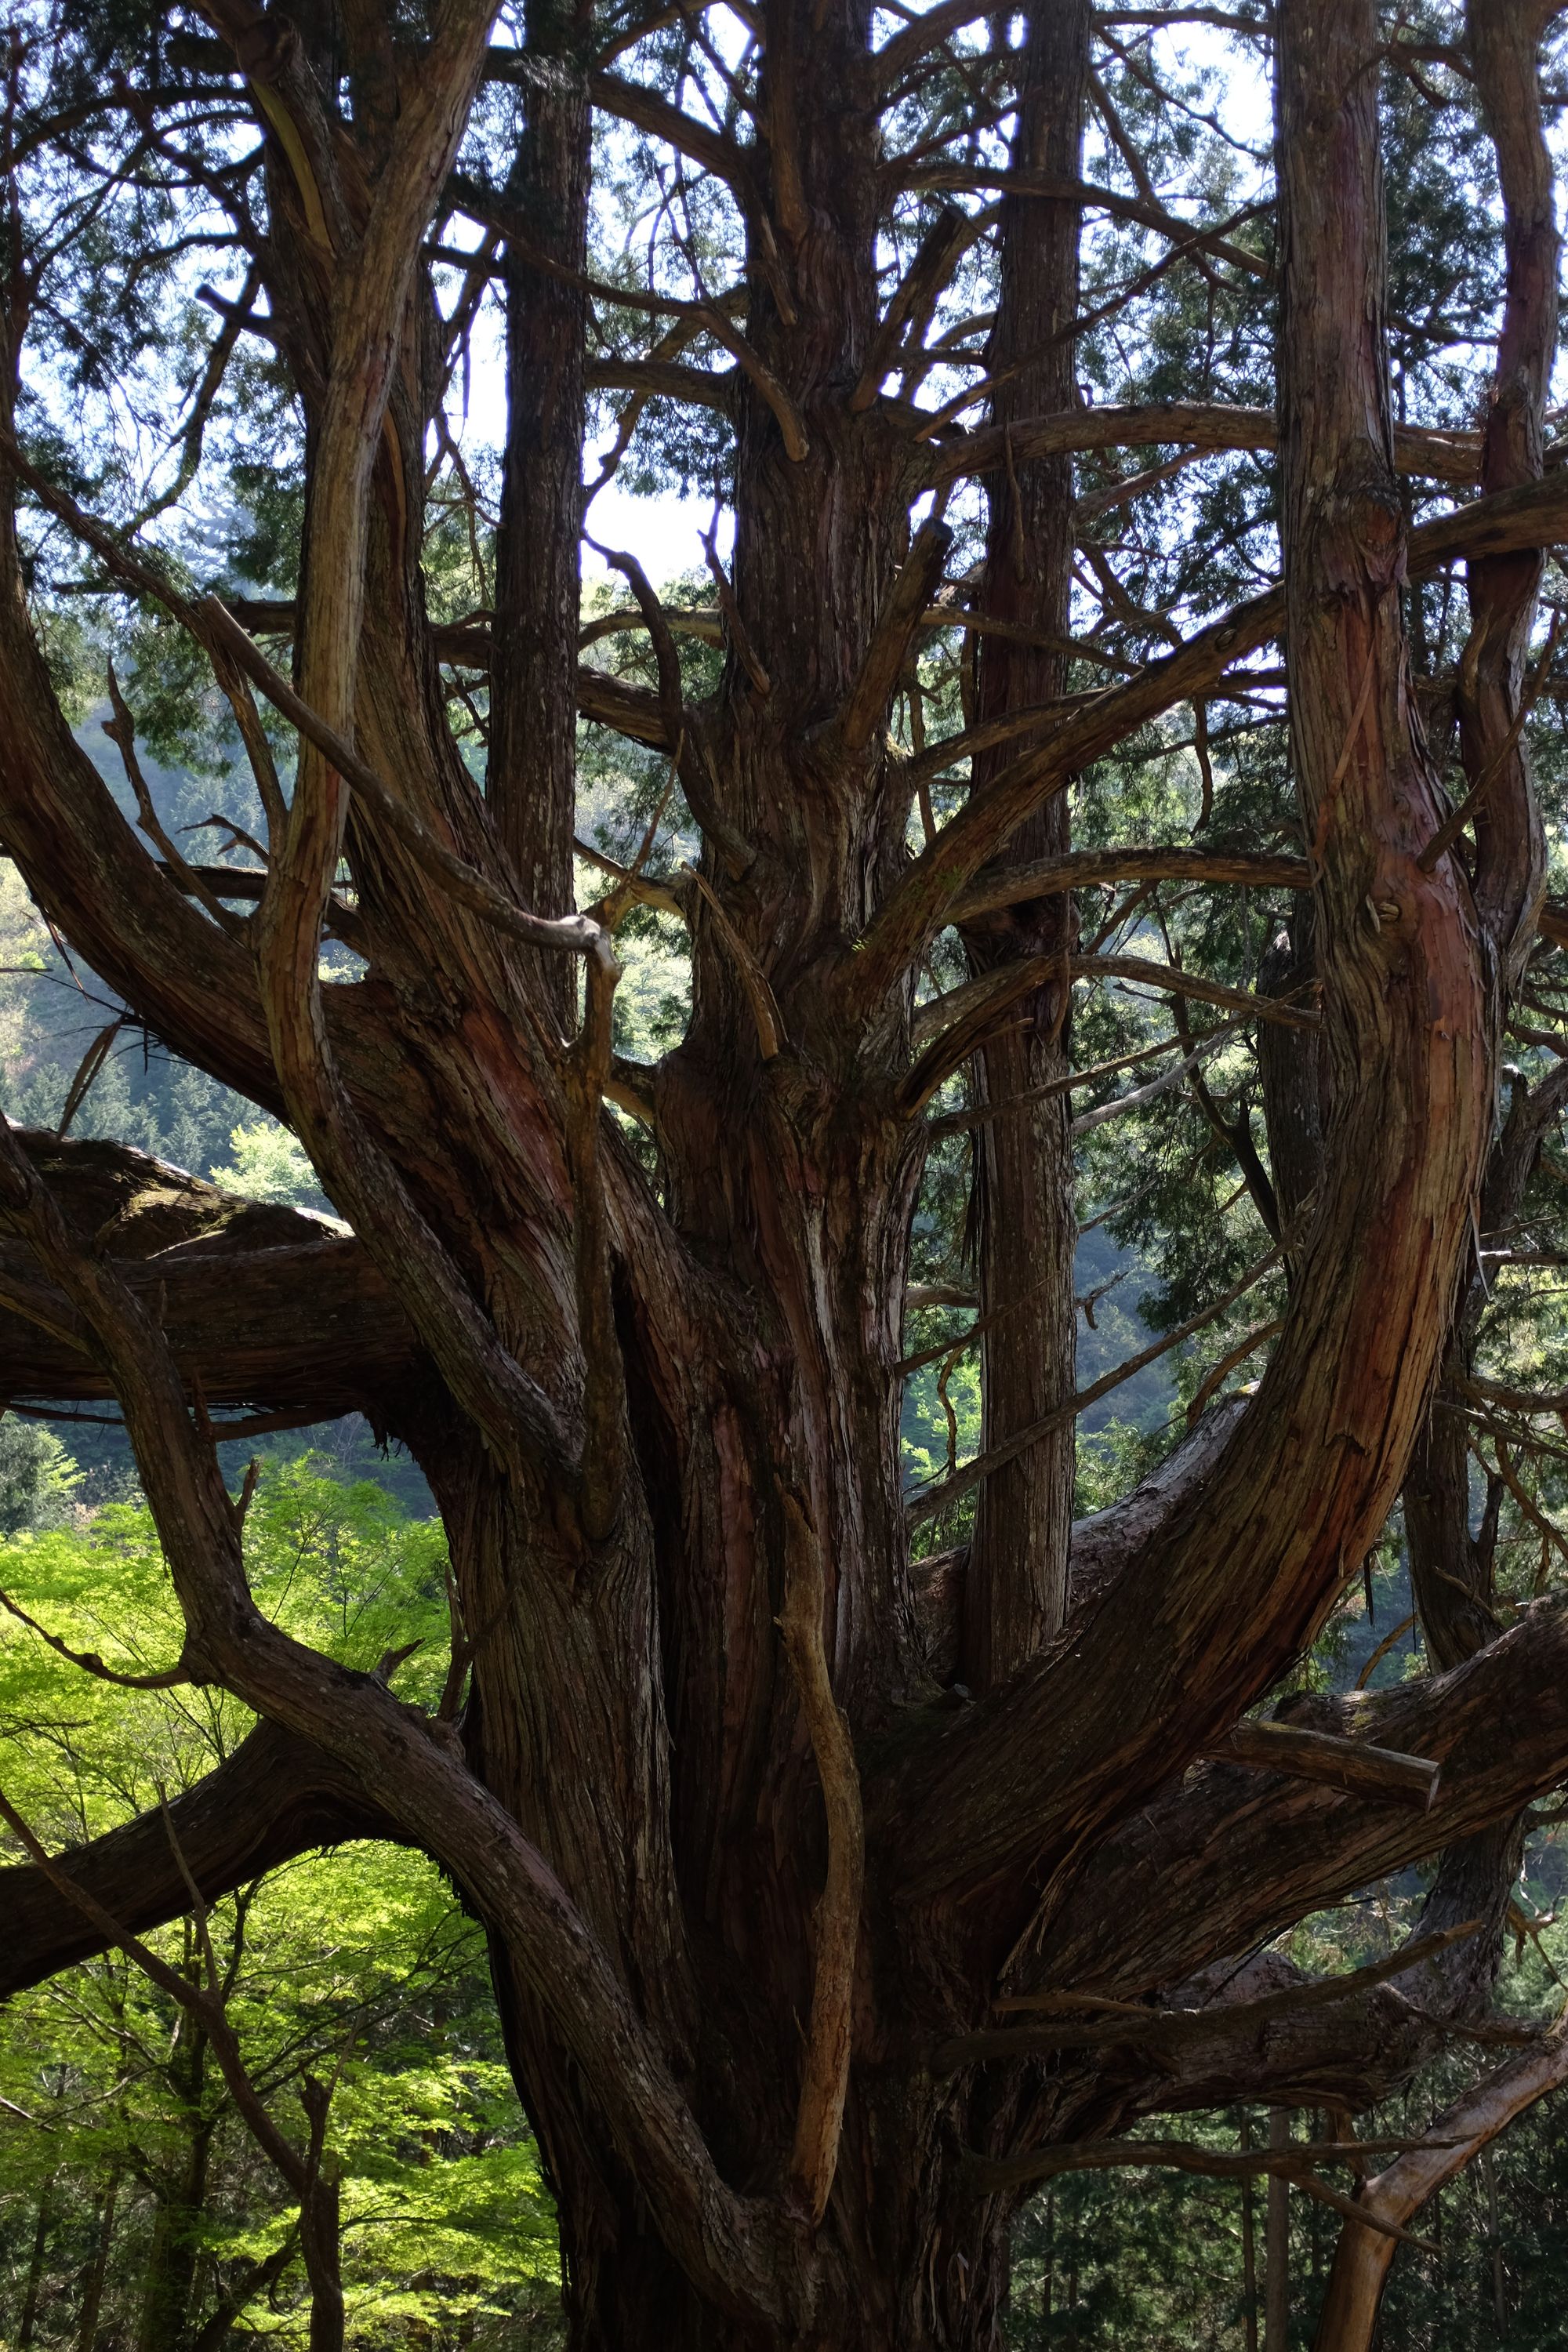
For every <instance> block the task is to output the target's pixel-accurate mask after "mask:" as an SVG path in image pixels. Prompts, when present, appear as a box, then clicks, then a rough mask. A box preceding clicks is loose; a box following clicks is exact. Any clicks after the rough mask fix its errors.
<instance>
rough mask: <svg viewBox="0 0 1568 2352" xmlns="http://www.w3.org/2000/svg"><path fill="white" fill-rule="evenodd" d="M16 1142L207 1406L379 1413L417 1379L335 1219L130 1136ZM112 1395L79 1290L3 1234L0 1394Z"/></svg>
mask: <svg viewBox="0 0 1568 2352" xmlns="http://www.w3.org/2000/svg"><path fill="white" fill-rule="evenodd" d="M22 1141H23V1143H24V1145H25V1147H26V1151H27V1154H28V1157H29V1159H30V1160H32V1162H33V1165H34V1166H35V1167H36V1168H37V1170H38V1171H39V1172H40V1173H41V1174H42V1175H43V1176H44V1177H45V1179H46V1181H47V1182H48V1183H49V1184H50V1186H51V1187H52V1188H53V1189H54V1191H55V1192H56V1193H57V1194H58V1197H59V1198H60V1199H61V1200H62V1201H63V1202H65V1203H66V1204H67V1205H68V1209H69V1211H70V1213H71V1214H72V1215H73V1217H75V1218H76V1219H77V1220H78V1221H79V1223H80V1224H81V1225H82V1226H83V1227H84V1228H85V1229H86V1230H88V1231H89V1232H92V1233H95V1234H98V1236H99V1237H100V1247H101V1248H102V1249H103V1250H104V1252H105V1253H106V1255H108V1256H109V1258H110V1260H111V1261H112V1262H113V1264H114V1265H116V1266H117V1268H118V1270H119V1272H120V1274H121V1277H122V1278H123V1279H124V1280H125V1281H126V1282H127V1283H128V1284H129V1285H130V1286H131V1288H132V1290H133V1291H136V1292H138V1293H142V1294H144V1295H145V1297H146V1298H147V1300H148V1302H149V1303H150V1304H152V1305H154V1306H155V1307H157V1310H158V1313H159V1317H160V1321H161V1324H162V1328H163V1331H164V1333H165V1334H166V1336H167V1339H168V1341H169V1344H170V1346H171V1347H172V1348H173V1349H174V1356H175V1360H176V1362H177V1364H178V1366H179V1369H180V1372H181V1375H182V1377H183V1378H184V1380H185V1381H186V1382H187V1383H188V1384H190V1386H191V1387H192V1389H193V1391H195V1390H196V1389H199V1390H200V1392H201V1394H202V1395H203V1396H204V1397H205V1400H206V1401H207V1402H208V1403H209V1404H237V1405H238V1404H245V1405H250V1404H258V1405H263V1406H274V1407H287V1408H289V1412H290V1416H291V1418H292V1419H298V1420H300V1421H304V1422H309V1421H311V1420H323V1421H324V1420H331V1419H335V1418H336V1417H337V1416H338V1415H339V1414H342V1413H345V1412H370V1413H371V1415H372V1416H373V1418H374V1419H376V1420H378V1421H381V1420H384V1418H385V1415H386V1412H387V1411H388V1409H389V1407H390V1406H391V1404H392V1402H393V1400H395V1397H396V1396H397V1395H398V1393H399V1391H401V1390H403V1389H404V1388H405V1387H406V1386H407V1385H408V1384H409V1383H410V1382H411V1381H414V1380H416V1377H417V1373H418V1368H419V1365H420V1363H421V1360H422V1359H421V1355H420V1350H419V1347H418V1343H417V1341H416V1339H415V1336H414V1333H413V1330H412V1328H411V1327H410V1325H409V1323H408V1320H407V1318H406V1317H405V1315H404V1313H403V1311H402V1309H401V1308H400V1307H399V1306H398V1305H397V1302H396V1301H395V1298H394V1297H392V1295H391V1293H390V1292H389V1290H388V1289H387V1287H386V1285H385V1284H384V1281H383V1279H382V1277H381V1276H380V1275H379V1274H378V1273H377V1271H376V1269H375V1267H374V1265H372V1263H371V1261H370V1258H369V1256H368V1255H367V1254H366V1252H365V1251H364V1249H363V1246H362V1245H361V1244H360V1243H359V1242H357V1241H356V1240H355V1239H354V1238H353V1235H351V1234H345V1233H344V1232H343V1231H342V1228H341V1227H338V1226H335V1225H333V1224H332V1223H330V1222H329V1221H328V1220H326V1219H324V1218H321V1217H316V1216H312V1215H310V1213H306V1212H301V1211H300V1210H296V1209H289V1208H285V1207H282V1206H280V1205H277V1204H274V1203H271V1202H248V1201H243V1200H240V1199H238V1198H237V1196H236V1195H235V1194H233V1193H230V1192H222V1191H220V1190H219V1189H218V1187H217V1186H216V1185H212V1184H206V1183H203V1182H202V1181H200V1180H199V1179H197V1178H196V1177H194V1176H190V1175H187V1174H186V1173H185V1171H184V1170H183V1169H177V1168H169V1167H166V1166H164V1165H163V1163H162V1162H161V1161H159V1160H152V1159H149V1158H148V1157H147V1155H146V1154H145V1153H144V1152H140V1151H135V1150H132V1149H131V1147H130V1146H129V1145H123V1144H116V1143H109V1142H101V1141H98V1140H95V1139H86V1138H83V1139H67V1140H63V1141H62V1140H61V1139H58V1138H57V1137H55V1136H51V1135H41V1134H28V1135H26V1136H24V1137H23V1138H22ZM112 1393H113V1391H112V1388H111V1385H110V1381H109V1378H108V1375H107V1374H106V1373H105V1371H104V1370H103V1368H102V1366H101V1365H100V1363H99V1362H98V1360H97V1359H96V1358H95V1357H94V1356H93V1355H92V1354H91V1353H90V1352H89V1349H88V1347H87V1344H86V1332H85V1327H84V1326H83V1325H82V1323H81V1321H80V1318H79V1316H78V1315H77V1313H76V1311H75V1309H74V1308H73V1307H71V1306H70V1304H69V1301H68V1299H67V1298H66V1297H65V1296H64V1294H63V1293H62V1292H61V1291H60V1290H59V1289H58V1288H57V1286H55V1285H54V1284H53V1283H52V1282H50V1281H49V1280H48V1279H47V1277H46V1276H45V1275H44V1273H43V1271H42V1269H41V1268H40V1267H39V1265H38V1264H37V1260H36V1259H35V1258H34V1256H33V1255H32V1254H31V1252H30V1251H29V1250H28V1249H27V1247H26V1245H25V1244H23V1243H22V1242H20V1241H16V1240H5V1241H3V1242H0V1397H4V1398H6V1399H10V1398H13V1397H39V1398H46V1397H47V1398H48V1399H50V1400H51V1401H58V1400H61V1399H67V1398H68V1399H72V1400H76V1401H87V1400H93V1399H98V1398H106V1397H109V1396H111V1395H112Z"/></svg>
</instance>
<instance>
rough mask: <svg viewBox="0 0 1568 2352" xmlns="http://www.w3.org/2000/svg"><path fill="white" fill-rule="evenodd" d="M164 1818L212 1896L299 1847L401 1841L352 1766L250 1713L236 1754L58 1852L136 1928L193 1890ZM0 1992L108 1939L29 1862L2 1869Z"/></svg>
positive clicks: (180, 1903) (179, 1906)
mask: <svg viewBox="0 0 1568 2352" xmlns="http://www.w3.org/2000/svg"><path fill="white" fill-rule="evenodd" d="M171 1826H172V1827H173V1829H174V1837H175V1840H176V1841H177V1843H178V1851H179V1853H183V1854H184V1859H185V1863H186V1866H187V1867H188V1869H189V1871H190V1874H191V1876H192V1877H193V1878H194V1879H195V1882H196V1884H197V1885H198V1886H199V1887H200V1888H201V1890H202V1894H203V1895H204V1897H205V1900H206V1901H207V1902H209V1903H212V1902H216V1900H217V1899H218V1898H219V1897H220V1896H222V1895H229V1894H232V1893H233V1891H234V1890H235V1888H236V1887H237V1886H244V1885H247V1884H248V1883H249V1882H250V1881H251V1880H252V1879H256V1878H260V1877H262V1876H264V1875H265V1874H266V1873H267V1872H268V1871H269V1870H277V1869H278V1868H279V1867H280V1865H281V1864H284V1863H286V1862H291V1861H292V1860H293V1859H294V1857H295V1856H296V1855H297V1854H301V1853H313V1852H315V1851H316V1850H317V1849H318V1848H319V1847H321V1846H330V1845H339V1844H342V1843H346V1842H347V1841H348V1840H350V1839H353V1838H383V1839H392V1840H398V1841H401V1838H402V1832H400V1831H399V1830H398V1828H397V1826H396V1824H395V1822H393V1821H392V1820H391V1819H390V1818H389V1817H388V1816H387V1815H386V1814H385V1813H384V1812H383V1811H381V1809H380V1807H379V1806H377V1805H375V1804H374V1803H373V1802H372V1801H371V1800H370V1799H369V1798H368V1797H367V1796H366V1795H365V1792H364V1790H363V1786H362V1785H361V1783H360V1781H359V1780H358V1779H357V1777H356V1776H355V1775H354V1774H353V1773H352V1772H350V1771H349V1770H348V1769H346V1768H345V1767H344V1766H343V1765H342V1764H341V1763H338V1762H337V1761H336V1760H335V1759H333V1758H331V1757H330V1756H328V1755H327V1754H326V1753H325V1751H324V1750H323V1749H321V1748H316V1747H313V1746H312V1745H311V1743H310V1741H309V1740H306V1739H301V1738H298V1737H296V1735H295V1734H294V1733H292V1732H289V1731H284V1730H282V1729H281V1728H280V1727H279V1726H278V1725H277V1724H273V1723H258V1725H257V1727H256V1728H255V1730H254V1731H252V1732H250V1733H249V1734H248V1735H247V1737H246V1738H244V1739H243V1740H241V1742H240V1744H239V1746H238V1747H237V1748H236V1749H235V1751H234V1753H233V1755H232V1756H230V1757H228V1758H227V1759H226V1761H225V1762H224V1763H222V1764H220V1765H218V1766H217V1767H216V1769H215V1770H214V1771H211V1772H209V1773H208V1774H207V1775H206V1776H205V1779H203V1780H198V1781H197V1782H196V1784H195V1787H194V1788H192V1789H187V1790H186V1791H185V1792H184V1795H183V1796H179V1797H173V1798H171V1799H170V1801H169V1805H168V1810H167V1818H165V1814H164V1811H163V1808H162V1807H160V1808H159V1809H158V1810H157V1811H153V1812H149V1813H142V1814H139V1815H138V1816H137V1818H136V1819H135V1820H134V1821H132V1822H126V1823H125V1824H124V1825H123V1827H121V1828H120V1829H116V1830H110V1831H108V1832H106V1833H105V1834H104V1835H103V1836H102V1837H97V1838H93V1839H91V1840H89V1843H87V1844H86V1845H80V1846H77V1847H74V1848H73V1849H71V1850H69V1851H68V1852H66V1853H60V1854H58V1855H57V1856H56V1863H57V1866H58V1868H59V1869H60V1870H63V1871H64V1872H66V1873H67V1874H68V1875H69V1876H70V1877H72V1878H74V1879H75V1880H76V1881H77V1883H78V1884H79V1885H81V1886H83V1887H84V1888H86V1890H87V1892H88V1893H89V1895H92V1896H93V1897H94V1899H95V1901H97V1902H98V1903H99V1904H100V1906H102V1907H103V1909H104V1910H106V1911H110V1912H112V1914H113V1915H114V1916H115V1918H116V1919H117V1920H118V1921H119V1922H120V1924H121V1926H122V1927H127V1928H129V1929H130V1930H131V1932H132V1934H134V1935H143V1934H145V1933H146V1932H147V1931H148V1930H149V1929H150V1928H153V1927H162V1926H163V1924H164V1922H165V1921H167V1920H170V1919H177V1918H180V1917H181V1916H183V1915H184V1913H185V1912H186V1911H188V1910H189V1909H190V1900H191V1898H190V1893H189V1890H188V1888H187V1886H186V1884H185V1879H184V1873H183V1872H182V1871H181V1869H180V1866H179V1863H178V1861H177V1860H176V1858H175V1848H174V1845H173V1844H172V1843H171V1842H170V1836H169V1831H170V1828H171ZM0 1911H3V1912H4V1915H5V1927H6V1932H5V1937H4V1939H3V1940H0V1999H3V1998H5V1996H7V1995H9V1994H11V1993H16V1992H23V1991H25V1990H26V1988H27V1987H28V1986H29V1985H35V1984H42V1983H43V1982H44V1980H45V1979H46V1978H48V1977H52V1976H56V1975H58V1972H59V1970H60V1969H67V1968H70V1967H71V1966H72V1965H73V1964H74V1963H75V1962H76V1961H78V1960H85V1959H89V1958H91V1957H92V1956H93V1954H95V1953H97V1952H101V1951H102V1950H104V1948H105V1947H106V1943H107V1938H106V1937H103V1936H101V1935H100V1934H99V1933H98V1932H97V1931H96V1930H95V1929H94V1928H93V1927H91V1926H90V1925H89V1922H88V1921H87V1920H86V1919H85V1918H84V1916H83V1915H82V1913H81V1912H80V1911H79V1909H78V1908H77V1906H76V1905H75V1904H74V1903H72V1902H70V1901H69V1900H68V1897H67V1896H66V1895H64V1894H63V1893H62V1892H61V1891H60V1889H59V1888H58V1886H56V1885H53V1884H52V1883H51V1881H50V1880H49V1879H48V1878H47V1876H46V1875H45V1874H44V1872H43V1871H41V1870H40V1869H39V1868H38V1866H37V1864H36V1863H28V1864H20V1865H16V1866H13V1867H11V1868H8V1869H5V1870H0Z"/></svg>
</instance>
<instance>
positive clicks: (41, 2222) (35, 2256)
mask: <svg viewBox="0 0 1568 2352" xmlns="http://www.w3.org/2000/svg"><path fill="white" fill-rule="evenodd" d="M54 2190H55V2184H54V2182H53V2180H52V2179H49V2180H46V2181H45V2183H44V2186H43V2188H42V2189H41V2190H40V2191H39V2194H38V2213H37V2221H35V2222H34V2224H33V2243H32V2247H31V2250H30V2251H29V2252H28V2256H27V2274H26V2282H25V2284H24V2285H23V2288H22V2310H21V2315H20V2317H19V2318H18V2319H17V2322H16V2352H31V2347H32V2344H33V2339H34V2337H35V2336H37V2332H38V2313H39V2310H40V2308H41V2306H42V2303H43V2292H44V2261H45V2257H46V2255H47V2252H48V2246H49V2231H50V2229H51V2227H52V2225H53V2222H54V2218H55V2195H54Z"/></svg>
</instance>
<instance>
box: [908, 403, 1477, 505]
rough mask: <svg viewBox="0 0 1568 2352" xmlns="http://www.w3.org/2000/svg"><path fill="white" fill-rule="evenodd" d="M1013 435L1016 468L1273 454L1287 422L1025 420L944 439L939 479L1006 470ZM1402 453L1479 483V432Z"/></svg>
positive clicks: (1100, 416) (1228, 418)
mask: <svg viewBox="0 0 1568 2352" xmlns="http://www.w3.org/2000/svg"><path fill="white" fill-rule="evenodd" d="M1007 435H1010V436H1011V437H1012V446H1013V461H1014V463H1015V464H1016V465H1022V464H1023V463H1024V461H1025V460H1026V458H1030V457H1062V456H1071V455H1079V454H1082V453H1084V452H1087V451H1089V450H1091V449H1155V448H1161V447H1166V446H1171V445H1172V444H1175V443H1180V444H1182V445H1183V446H1186V447H1189V448H1194V449H1213V450H1223V449H1255V450H1259V451H1266V452H1268V451H1273V450H1276V449H1278V447H1279V419H1278V418H1277V417H1276V415H1275V414H1274V411H1273V410H1272V409H1271V408H1239V407H1226V406H1223V405H1221V404H1218V403H1216V402H1209V401H1180V400H1169V401H1150V402H1144V403H1140V404H1126V405H1122V406H1118V405H1111V406H1109V407H1105V408H1099V407H1096V408H1068V409H1062V410H1060V411H1058V413H1057V414H1056V415H1051V416H1036V417H1021V418H1020V419H1019V420H1018V422H1017V423H1016V424H1015V425H1009V426H1008V427H1007V434H1004V432H1003V431H1002V429H1001V428H1000V427H999V426H996V425H988V426H986V427H985V428H984V430H983V431H981V432H977V433H969V434H956V435H954V436H953V437H952V439H951V440H943V441H942V444H941V445H940V446H939V447H938V448H937V449H936V450H935V452H934V454H933V457H932V461H931V475H930V478H931V481H932V482H933V483H938V484H940V483H942V482H948V481H954V480H957V479H958V478H960V477H962V476H967V475H973V474H988V473H992V472H994V471H995V470H996V469H997V468H998V467H1004V466H1005V464H1006V463H1007V454H1006V438H1007ZM1394 462H1395V464H1396V465H1397V466H1398V467H1399V469H1400V471H1401V472H1402V473H1406V474H1422V475H1426V476H1428V477H1430V478H1433V479H1435V480H1437V481H1443V482H1454V483H1457V484H1470V483H1474V482H1475V481H1477V480H1478V479H1479V476H1480V469H1481V439H1480V435H1479V433H1437V432H1427V431H1424V430H1422V429H1421V428H1420V427H1419V426H1415V425H1407V426H1406V425H1402V426H1396V427H1395V430H1394Z"/></svg>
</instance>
